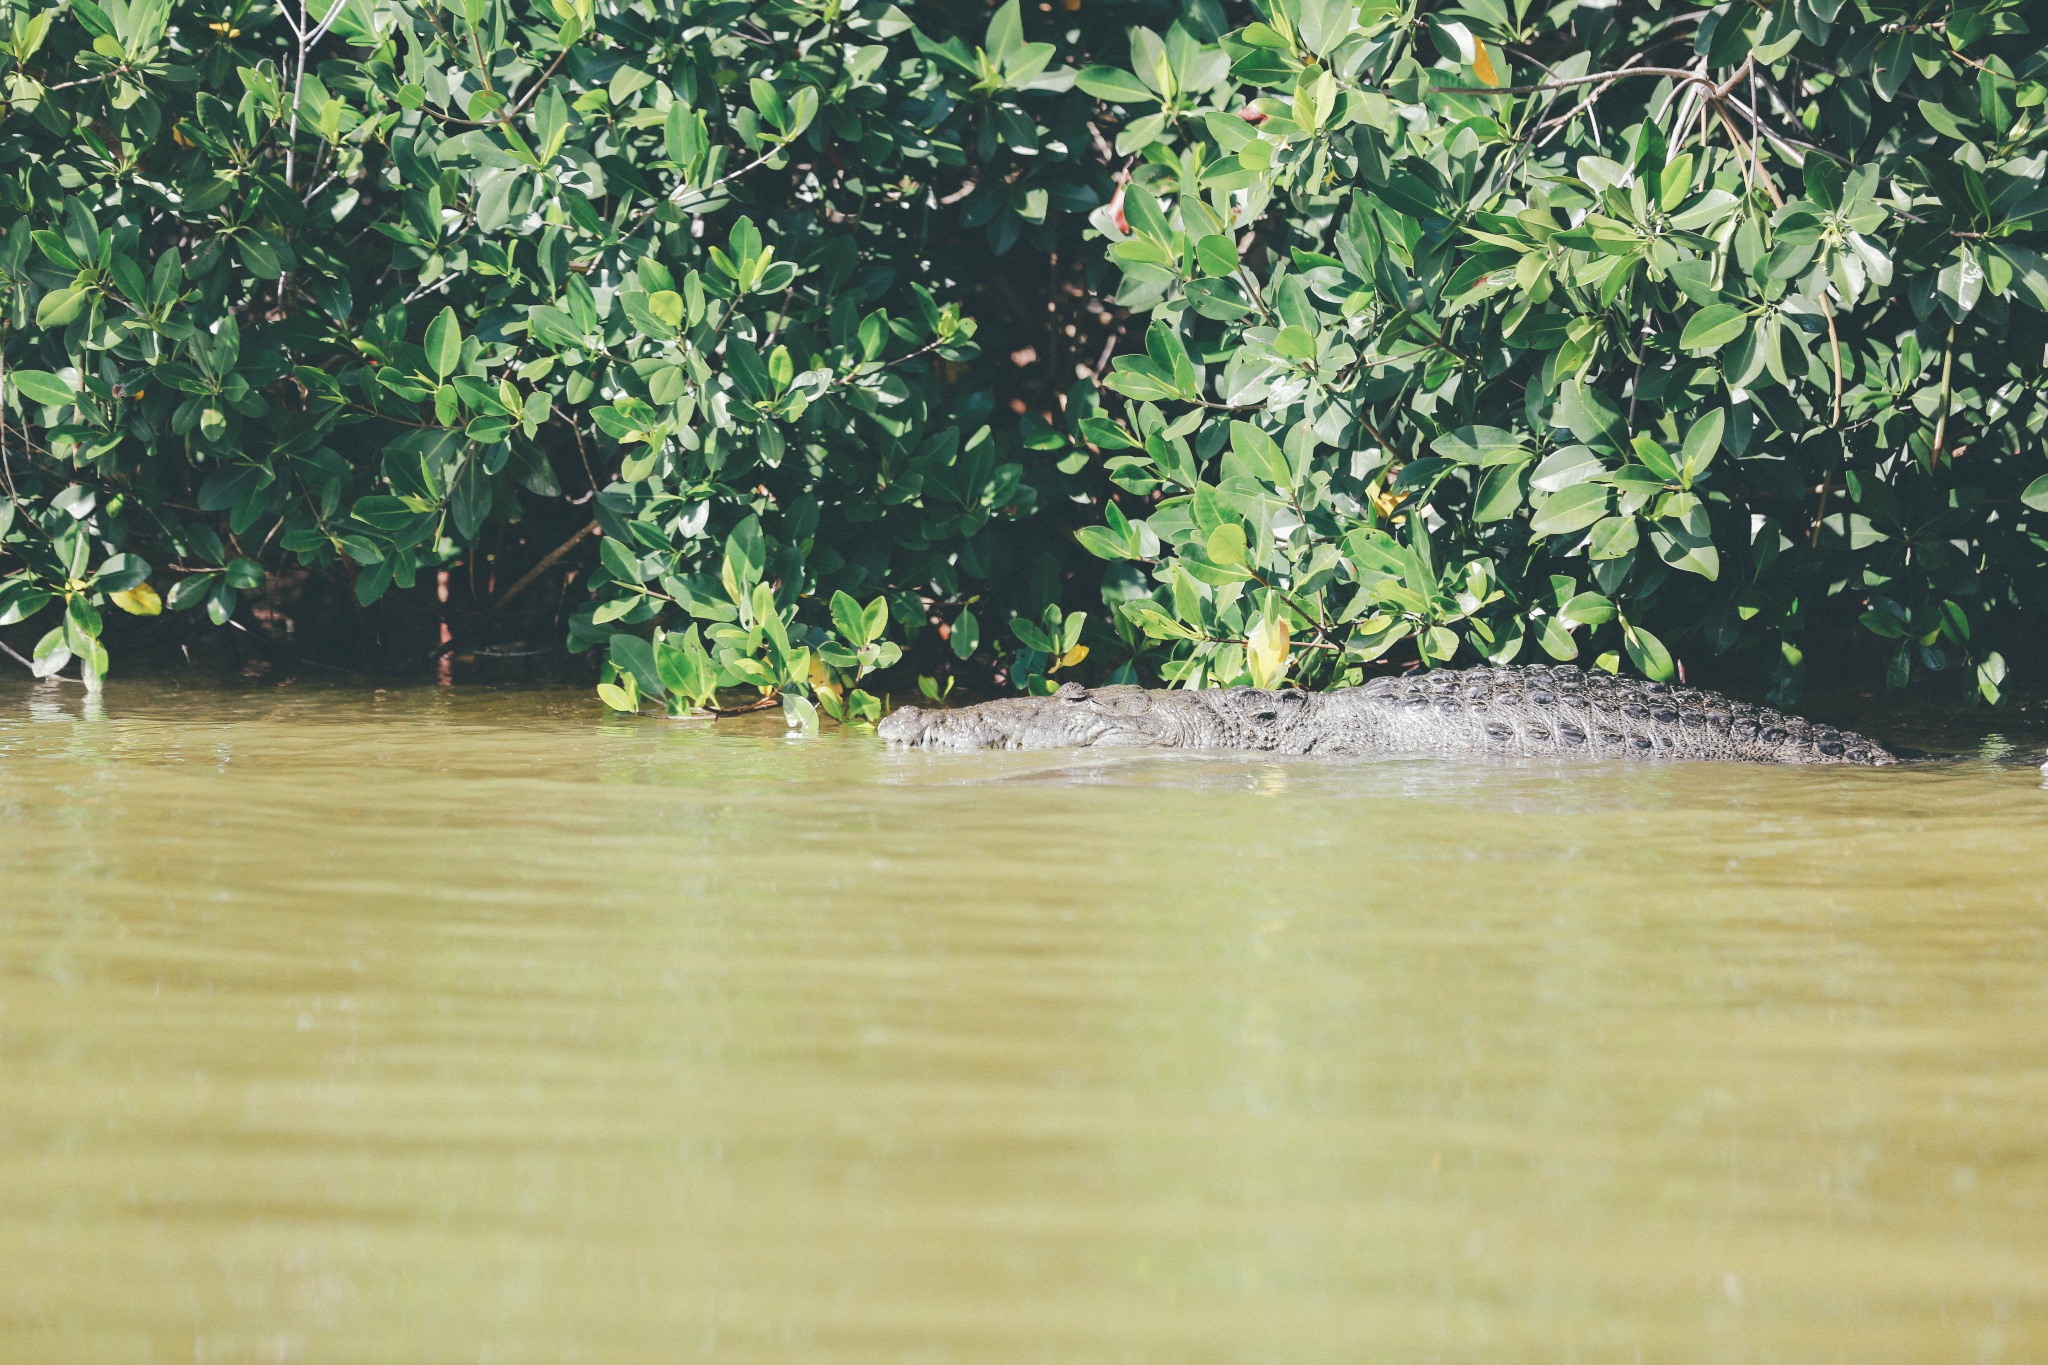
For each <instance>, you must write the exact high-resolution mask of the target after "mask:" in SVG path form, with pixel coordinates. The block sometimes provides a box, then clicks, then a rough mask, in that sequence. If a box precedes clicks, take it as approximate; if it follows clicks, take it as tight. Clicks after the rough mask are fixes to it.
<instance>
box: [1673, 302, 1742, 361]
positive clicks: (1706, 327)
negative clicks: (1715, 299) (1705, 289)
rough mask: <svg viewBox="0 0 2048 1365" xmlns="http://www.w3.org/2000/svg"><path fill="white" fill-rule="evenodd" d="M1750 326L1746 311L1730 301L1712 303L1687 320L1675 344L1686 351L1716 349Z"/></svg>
mask: <svg viewBox="0 0 2048 1365" xmlns="http://www.w3.org/2000/svg"><path fill="white" fill-rule="evenodd" d="M1748 330H1749V314H1748V313H1747V312H1746V311H1744V310H1743V309H1742V308H1739V307H1737V306H1736V305H1735V304H1732V303H1712V304H1708V305H1707V306H1706V307H1705V308H1702V309H1700V311H1699V312H1697V313H1694V314H1693V315H1692V317H1691V318H1689V319H1687V320H1686V324H1685V330H1684V331H1683V332H1681V333H1680V334H1679V337H1678V345H1679V347H1680V348H1681V349H1682V350H1687V351H1718V350H1720V349H1721V348H1722V347H1723V346H1726V345H1727V344H1728V343H1729V342H1731V341H1733V340H1735V338H1737V337H1739V336H1741V335H1742V334H1743V333H1744V332H1746V331H1748Z"/></svg>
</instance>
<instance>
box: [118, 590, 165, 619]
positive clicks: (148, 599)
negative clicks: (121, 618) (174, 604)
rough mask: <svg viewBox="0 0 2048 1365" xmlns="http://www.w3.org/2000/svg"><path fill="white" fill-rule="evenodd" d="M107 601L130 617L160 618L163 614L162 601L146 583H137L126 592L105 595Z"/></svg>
mask: <svg viewBox="0 0 2048 1365" xmlns="http://www.w3.org/2000/svg"><path fill="white" fill-rule="evenodd" d="M107 597H108V600H110V601H111V602H113V604H114V605H115V606H117V607H119V608H120V609H121V610H122V611H125V612H127V613H128V614H129V615H130V616H161V615H163V614H164V599H163V598H161V597H159V596H157V592H156V589H155V588H152V587H150V586H149V584H147V583H137V584H136V585H135V586H134V587H132V588H130V589H128V590H127V591H126V592H115V593H108V594H107Z"/></svg>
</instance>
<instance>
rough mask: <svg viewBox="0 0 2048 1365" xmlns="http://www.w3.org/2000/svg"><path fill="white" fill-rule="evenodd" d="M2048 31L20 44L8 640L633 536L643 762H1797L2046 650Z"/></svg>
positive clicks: (0, 185) (120, 14)
mask: <svg viewBox="0 0 2048 1365" xmlns="http://www.w3.org/2000/svg"><path fill="white" fill-rule="evenodd" d="M2027 13H2028V11H2027V8H2026V7H2024V6H2022V5H2018V4H2011V3H2003V0H1994V2H1993V3H1990V4H1984V5H1953V4H1941V3H1937V4H1934V5H1931V6H1918V5H1916V6H1906V5H1901V4H1892V3H1888V2H1885V3H1866V2H1865V0H1848V2H1847V3H1843V0H1778V3H1775V4H1772V5H1769V6H1758V5H1753V4H1746V3H1745V4H1732V3H1731V4H1722V5H1720V6H1717V7H1715V8H1713V9H1711V10H1707V11H1691V10H1686V9H1683V8H1682V7H1678V6H1673V5H1668V4H1666V5H1655V4H1649V3H1644V2H1643V0H1626V3H1622V4H1619V5H1601V6H1597V7H1596V6H1590V5H1584V4H1578V3H1574V0H1563V3H1560V4H1557V5H1555V6H1552V7H1550V8H1547V9H1543V8H1538V7H1536V6H1534V5H1532V4H1530V3H1526V0H1461V3H1458V4H1456V5H1452V6H1449V7H1444V6H1433V5H1429V4H1424V3H1419V2H1411V3H1396V2H1395V0H1363V3H1358V0H1265V2H1264V3H1261V4H1260V5H1259V6H1258V7H1257V8H1256V9H1253V8H1251V7H1245V6H1240V7H1235V8H1230V9H1226V8H1224V7H1221V6H1219V5H1218V4H1217V3H1215V0H1186V3H1185V4H1184V5H1182V6H1181V7H1179V8H1175V7H1173V6H1171V5H1169V4H1165V3H1131V4H1098V3H1096V0H1062V3H1061V4H1059V5H1058V6H1057V7H1055V6H1054V5H1053V4H1050V3H1048V4H1042V5H1038V6H1036V7H1035V8H1033V9H1032V10H1029V11H1026V10H1024V9H1022V8H1021V7H1020V5H1019V3H1018V0H1008V3H1006V4H1004V5H1003V6H1002V7H1000V8H997V9H994V10H989V9H987V8H984V7H981V6H970V5H964V4H953V5H944V6H941V5H932V6H925V7H912V8H909V9H905V8H899V7H897V6H896V5H891V4H887V3H871V4H867V5H862V6H858V7H852V6H847V5H844V4H843V3H842V0H821V2H820V3H807V0H764V2H762V3H749V2H748V0H715V2H713V0H638V2H637V3H630V4H628V3H621V2H620V0H545V2H544V3H536V2H535V0H447V2H446V3H441V4H433V3H425V4H422V3H413V0H339V2H338V3H336V4H334V6H333V7H332V8H331V9H329V8H324V7H323V5H322V4H321V3H320V0H315V3H314V4H313V5H312V6H311V7H307V6H304V5H300V4H298V3H297V0H288V3H287V5H286V7H284V8H280V7H278V6H277V5H274V4H271V3H269V2H268V0H264V2H263V3H257V2H256V0H230V3H228V4H226V5H225V6H213V7H207V6H202V5H199V4H197V3H191V2H189V0H132V3H125V2H124V0H104V3H100V4H96V3H94V0H69V4H68V5H65V6H62V7H59V8H56V9H37V8H36V7H35V6H34V5H30V4H24V3H20V2H19V0H17V3H15V5H14V6H13V8H12V9H11V10H9V11H8V14H9V16H10V27H9V28H8V30H7V32H6V35H5V38H4V41H0V55H4V64H5V68H6V74H5V83H6V96H7V105H6V112H5V117H4V120H0V216H4V219H5V220H6V221H7V223H8V225H7V227H6V229H5V233H4V236H0V291H4V299H0V307H4V315H0V326H4V363H5V369H6V386H7V387H6V395H7V399H6V401H7V405H8V414H9V422H8V425H7V428H6V430H5V433H4V439H5V445H4V447H0V476H4V480H5V482H4V487H0V494H4V499H5V500H4V501H0V626H6V625H13V624H16V623H28V622H32V623H33V624H34V626H36V627H39V628H40V638H39V641H38V643H36V644H35V645H34V647H33V655H34V658H33V663H34V666H35V668H36V669H37V671H38V672H40V673H44V674H52V673H56V672H58V671H59V670H62V669H64V668H65V667H66V666H67V665H69V664H70V663H71V662H72V661H73V660H74V659H75V660H77V661H78V665H79V667H80V669H81V670H82V672H83V674H84V676H85V678H86V679H87V680H88V682H89V683H92V684H93V685H97V681H98V679H99V678H100V677H101V676H102V675H104V673H105V672H106V670H107V668H108V666H109V659H108V657H107V651H106V647H105V645H104V643H103V642H102V638H101V637H102V635H103V632H104V628H105V625H106V619H105V617H104V615H103V613H104V612H105V611H106V610H107V609H109V608H115V609H119V610H120V611H122V612H126V613H129V614H132V615H137V616H151V615H155V614H158V613H160V612H163V611H170V612H180V611H191V610H199V609H203V610H204V611H205V613H206V614H207V615H208V616H209V617H210V618H211V619H212V621H213V622H214V623H215V624H216V625H220V624H224V623H229V622H231V621H234V620H236V618H237V615H238V613H242V614H244V615H246V614H247V607H248V605H249V601H250V599H251V597H252V596H254V595H257V594H261V593H264V592H266V591H269V590H270V588H271V587H273V586H274V585H275V584H276V582H277V581H278V580H279V578H280V576H281V575H285V574H297V575H300V576H304V575H314V576H320V577H324V578H329V579H336V580H341V581H345V582H347V584H348V585H349V590H350V591H352V592H353V594H354V596H355V598H356V599H357V601H359V602H360V603H362V604H364V605H365V606H369V605H370V604H374V603H376V602H378V601H379V599H380V598H382V597H384V596H385V595H386V594H387V593H389V592H391V591H392V590H393V589H394V588H395V589H397V590H399V591H401V592H402V591H405V590H409V589H411V588H412V587H413V586H414V584H415V582H416V581H417V579H418V576H419V575H420V574H421V573H422V572H423V571H424V570H427V569H438V568H446V567H448V566H450V565H455V564H460V563H463V562H465V561H466V560H468V561H471V562H473V558H474V556H476V555H478V554H479V553H480V552H481V548H482V547H483V546H484V544H485V543H486V540H487V539H488V538H490V537H493V536H496V537H499V538H500V539H499V540H498V541H495V542H493V543H500V544H501V543H502V537H503V534H504V531H505V528H507V527H522V526H538V525H542V524H553V523H552V522H551V521H550V520H549V519H550V518H551V517H552V518H554V519H555V520H556V521H560V522H562V524H563V525H564V526H565V527H568V528H579V527H581V526H582V524H583V523H584V522H585V521H587V520H590V519H593V518H594V520H595V523H596V525H597V527H598V528H599V532H600V534H599V535H598V536H597V537H596V538H595V542H594V546H595V547H594V549H591V548H590V546H589V545H588V544H586V546H585V548H586V549H587V550H589V552H590V553H591V554H592V555H593V556H594V560H595V562H594V563H592V564H590V565H589V567H588V570H587V573H586V575H585V577H584V580H583V581H584V583H585V585H586V586H587V588H588V592H587V594H586V595H585V597H584V599H583V600H581V602H580V604H579V605H576V606H575V608H574V610H572V611H571V612H570V613H569V614H568V617H567V620H566V622H565V629H566V634H567V640H568V643H569V646H570V648H571V649H572V650H576V651H579V652H580V651H591V650H595V651H598V654H597V657H598V658H599V659H600V660H601V661H602V682H601V684H600V693H601V695H602V696H603V697H604V699H605V701H606V702H607V703H608V704H610V705H612V706H614V707H615V708H618V709H621V710H637V709H639V708H641V707H642V706H644V705H646V704H647V703H648V702H649V701H654V702H657V703H658V704H660V705H662V706H664V707H665V708H666V709H668V710H669V711H671V712H672V713H679V712H682V711H687V710H691V709H695V708H701V707H707V706H716V705H719V704H720V702H721V699H723V700H724V701H725V702H726V703H728V704H730V703H732V697H731V695H730V694H731V693H732V692H733V691H734V690H735V689H742V690H744V691H745V693H746V694H747V695H750V696H759V697H761V698H763V699H764V700H767V701H770V702H772V701H773V700H775V699H777V698H779V699H780V700H781V703H782V705H783V706H784V707H785V709H786V710H787V712H788V714H789V715H790V717H791V719H792V721H793V722H794V723H801V724H805V725H814V724H816V720H817V714H816V708H820V707H822V709H823V710H824V711H825V712H827V713H829V714H830V715H832V716H834V717H837V718H839V719H851V718H855V717H862V716H865V717H869V718H872V717H873V716H875V715H876V714H878V711H879V705H878V703H877V701H876V699H875V698H874V697H873V696H872V695H870V693H869V691H866V690H863V688H862V686H861V684H862V683H863V680H864V679H865V678H866V677H867V675H868V674H870V673H873V672H875V671H877V670H881V669H888V668H892V667H897V666H898V665H899V661H900V660H902V658H903V651H904V650H905V649H906V648H910V649H913V650H915V651H917V664H918V666H920V667H928V666H930V664H931V663H932V662H933V661H936V660H943V661H946V662H949V663H950V662H951V661H952V660H959V661H974V662H975V663H977V664H979V665H980V666H982V667H984V668H996V669H999V670H1000V675H1001V676H1003V677H1004V678H1006V679H1007V680H1008V681H1009V682H1010V683H1011V684H1013V685H1015V686H1019V687H1024V688H1030V689H1035V690H1045V689H1049V688H1050V687H1052V686H1053V685H1054V683H1055V677H1054V675H1055V674H1057V673H1058V672H1059V671H1060V670H1061V669H1068V670H1084V671H1087V672H1089V673H1090V674H1092V675H1096V676H1113V677H1117V678H1120V679H1130V678H1142V679H1145V680H1148V681H1149V680H1152V679H1155V678H1161V679H1165V680H1168V681H1170V682H1173V683H1177V684H1182V685H1187V686H1203V685H1215V684H1229V683H1240V682H1249V683H1256V684H1260V685H1268V686H1270V685H1276V684H1277V683H1279V682H1280V681H1281V680H1283V679H1287V680H1292V681H1296V682H1299V683H1302V684H1304V685H1310V686H1327V685H1342V684H1344V683H1346V682H1352V681H1356V680H1357V679H1358V678H1359V677H1360V676H1362V672H1363V670H1365V669H1367V668H1369V667H1372V666H1374V664H1375V661H1378V660H1395V659H1413V658H1419V659H1420V660H1421V661H1422V662H1423V663H1425V664H1429V665H1435V664H1441V663H1446V662H1450V661H1453V660H1471V659H1478V658H1483V659H1490V660H1495V661H1505V660H1508V659H1512V658H1516V657H1525V658H1526V657H1531V656H1549V657H1554V658H1560V659H1564V658H1575V657H1579V656H1581V655H1582V654H1584V655H1588V656H1590V657H1591V658H1593V659H1594V660H1595V661H1597V662H1599V663H1601V664H1602V665H1604V666H1607V667H1612V668H1621V667H1633V668H1636V669H1639V670H1640V671H1642V672H1644V673H1646V674H1649V675H1651V676H1653V677H1664V676H1668V675H1669V674H1671V673H1672V672H1673V671H1674V669H1675V668H1676V666H1677V665H1676V662H1675V659H1674V655H1675V654H1676V655H1680V656H1682V655H1685V654H1687V653H1694V654H1699V655H1706V654H1711V653H1725V652H1730V651H1743V650H1754V649H1758V648H1762V649H1765V650H1768V651H1769V652H1770V653H1771V655H1772V656H1773V658H1774V659H1775V660H1776V661H1777V662H1776V680H1777V692H1776V696H1775V699H1776V700H1778V701H1780V702H1781V703H1782V702H1786V701H1789V700H1790V699H1791V697H1792V696H1793V695H1794V694H1795V693H1796V689H1797V687H1798V684H1799V677H1800V671H1801V662H1802V658H1803V654H1802V650H1803V649H1804V648H1805V647H1806V646H1807V644H1808V643H1809V642H1811V641H1812V640H1814V639H1816V638H1819V637H1821V636H1823V635H1826V634H1827V633H1828V632H1831V631H1833V632H1838V633H1839V634H1840V636H1841V637H1842V638H1847V637H1848V635H1849V634H1850V633H1852V632H1853V633H1856V634H1860V635H1861V636H1862V637H1864V638H1867V639H1871V640H1876V641H1882V642H1884V643H1883V645H1882V647H1881V650H1882V652H1881V654H1880V655H1879V656H1878V657H1879V658H1880V659H1881V663H1880V665H1879V666H1880V667H1882V668H1883V669H1884V671H1885V673H1886V676H1887V678H1888V680H1889V681H1890V682H1891V683H1892V684H1893V685H1903V684H1904V683H1905V682H1906V681H1907V680H1908V679H1909V678H1910V677H1911V676H1912V674H1913V673H1914V672H1915V670H1916V669H1917V670H1920V671H1930V672H1944V673H1947V672H1953V673H1956V674H1958V675H1959V676H1961V677H1963V678H1965V679H1967V685H1968V688H1969V689H1970V690H1971V691H1973V692H1974V693H1976V694H1978V695H1981V696H1984V697H1986V698H1989V699H1992V700H1996V699H1998V697H1999V696H2000V693H2001V689H2002V687H2003V686H2004V682H2005V668H2006V665H2005V660H2004V658H2003V656H2002V655H2001V653H2000V652H1999V650H1998V645H1999V643H2000V641H2001V639H2002V638H2009V637H2010V636H2011V635H2012V633H2013V632H2020V631H2026V630H2029V629H2037V627H2033V626H2032V625H2031V616H2030V614H2031V613H2035V612H2038V611H2040V610H2041V609H2042V608H2043V606H2044V605H2048V460H2044V458H2043V449H2042V441H2041V438H2042V428H2043V422H2044V414H2043V409H2042V404H2041V387H2042V384H2041V376H2042V358H2043V353H2044V345H2048V329H2044V327H2043V322H2042V316H2041V314H2042V311H2043V310H2044V309H2048V258H2044V256H2043V254H2042V249H2043V236H2044V234H2043V232H2042V230H2041V229H2040V228H2039V227H2038V226H2037V220H2038V218H2039V217H2040V216H2041V215H2043V214H2044V213H2048V176H2044V174H2043V172H2044V169H2048V168H2044V165H2043V156H2044V152H2043V147H2044V137H2043V117H2044V115H2043V98H2044V95H2048V90H2044V86H2043V80H2044V68H2048V58H2044V56H2043V54H2042V53H2041V51H2040V50H2039V45H2038V43H2036V42H2035V41H2034V40H2033V39H2032V38H2031V37H2030V36H2029V35H2028V30H2027V22H2026V21H2027ZM1025 257H1033V258H1042V259H1044V260H1046V261H1047V262H1048V263H1049V264H1050V266H1051V269H1050V271H1049V272H1048V274H1047V275H1046V279H1047V280H1048V283H1047V284H1046V286H1045V287H1044V289H1043V292H1042V293H1040V294H1036V295H1033V296H1032V297H1030V298H1029V299H1027V300H1025V301H1024V304H1023V306H1022V307H1021V308H1018V309H1013V310H1011V311H1010V312H1009V313H1008V314H1007V315H1006V318H1007V323H1008V331H1007V332H1006V333H1005V334H1002V335H994V334H991V333H990V332H989V330H988V327H987V325H986V323H987V319H986V318H985V317H978V316H977V315H976V313H975V311H973V310H971V309H970V308H969V306H968V305H969V303H970V302H971V301H972V300H973V299H974V298H975V297H976V293H975V290H976V288H977V285H978V282H981V281H983V280H985V278H986V277H988V276H989V275H990V273H991V272H992V271H994V270H996V269H998V268H999V264H1000V263H1001V262H1005V261H1008V262H1014V261H1016V260H1019V259H1022V258H1025ZM1063 262H1064V266H1063V265H1062V263H1063ZM1062 269H1064V270H1065V271H1066V273H1065V274H1062V273H1061V272H1062ZM1005 287H1007V286H1005ZM1048 315H1049V317H1050V322H1051V326H1050V327H1049V328H1048V327H1047V324H1046V319H1047V317H1048ZM1091 326H1113V327H1116V328H1120V329H1122V333H1123V335H1124V336H1125V339H1126V340H1125V344H1124V346H1123V347H1122V349H1123V350H1124V352H1125V353H1124V354H1120V355H1114V356H1113V363H1112V354H1113V352H1114V351H1115V350H1116V349H1117V347H1116V345H1115V334H1114V333H1113V334H1112V335H1111V341H1112V345H1111V347H1110V348H1109V349H1108V350H1105V351H1104V353H1103V359H1102V361H1101V362H1100V363H1098V364H1096V365H1089V364H1086V363H1081V364H1078V365H1076V364H1073V361H1075V360H1077V359H1078V360H1080V361H1084V362H1085V361H1086V360H1087V358H1088V357H1087V356H1086V355H1081V354H1070V356H1069V369H1068V373H1067V375H1066V376H1064V377H1061V376H1058V375H1053V379H1055V380H1057V382H1056V383H1050V384H1042V385H1041V387H1040V390H1039V392H1038V393H1037V394H1036V395H1035V399H1036V401H1034V402H1028V403H1027V402H1024V401H1022V400H1021V399H1017V400H1015V401H1013V402H1012V403H1010V404H1009V405H1008V406H1007V408H1006V407H1005V406H1002V405H999V404H998V403H997V401H996V393H995V389H996V388H997V387H999V386H1000V385H1001V383H1002V382H1003V380H1002V376H1003V375H1004V374H1005V373H1006V370H1005V366H1006V365H1012V366H1014V365H1025V364H1029V363H1031V359H1029V358H1036V357H1035V352H1029V351H1024V350H1022V349H1021V348H1022V347H1024V346H1027V345H1031V344H1033V343H1034V342H1039V343H1041V344H1046V345H1047V347H1048V350H1051V351H1054V352H1057V349H1058V347H1059V346H1060V345H1061V344H1062V343H1061V337H1062V335H1063V334H1064V335H1065V336H1067V337H1075V336H1080V335H1084V334H1086V333H1087V329H1088V328H1089V327H1091ZM990 341H993V342H994V343H995V344H994V345H991V346H989V348H988V352H989V353H988V354H987V355H983V353H982V350H981V347H982V344H983V343H984V342H990ZM1027 357H1028V358H1027ZM1038 360H1039V363H1040V364H1041V365H1042V366H1044V367H1047V368H1049V367H1050V366H1051V364H1052V361H1051V358H1050V357H1045V358H1038ZM1098 380H1099V381H1100V383H1099V385H1098V382H1097V381H1098ZM1069 384H1071V387H1070V388H1069V387H1067V386H1068V385H1069ZM1062 389H1064V390H1065V391H1064V392H1061V391H1060V390H1062ZM572 508H573V509H574V510H569V509H572ZM1077 547H1078V548H1077ZM540 548H545V547H544V546H542V547H540ZM1081 551H1085V552H1086V554H1085V555H1084V554H1081V553H1080V552H1081ZM1087 556H1093V557H1094V558H1093V559H1089V558H1088V557H1087ZM1088 564H1094V565H1095V566H1096V571H1095V572H1092V573H1084V572H1077V569H1079V568H1085V566H1086V565H1088ZM1098 582H1099V584H1100V593H1099V596H1098V595H1097V594H1096V592H1095V588H1096V585H1097V583H1098ZM933 627H937V628H938V629H933ZM940 636H943V638H944V641H945V643H944V644H943V645H940V644H939V643H938V638H939V637H940ZM948 656H950V658H949V657H948ZM933 671H938V670H937V669H933ZM927 686H928V687H929V688H931V689H932V690H934V691H936V684H934V683H931V682H930V681H929V680H927ZM722 694H723V696H722Z"/></svg>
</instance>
